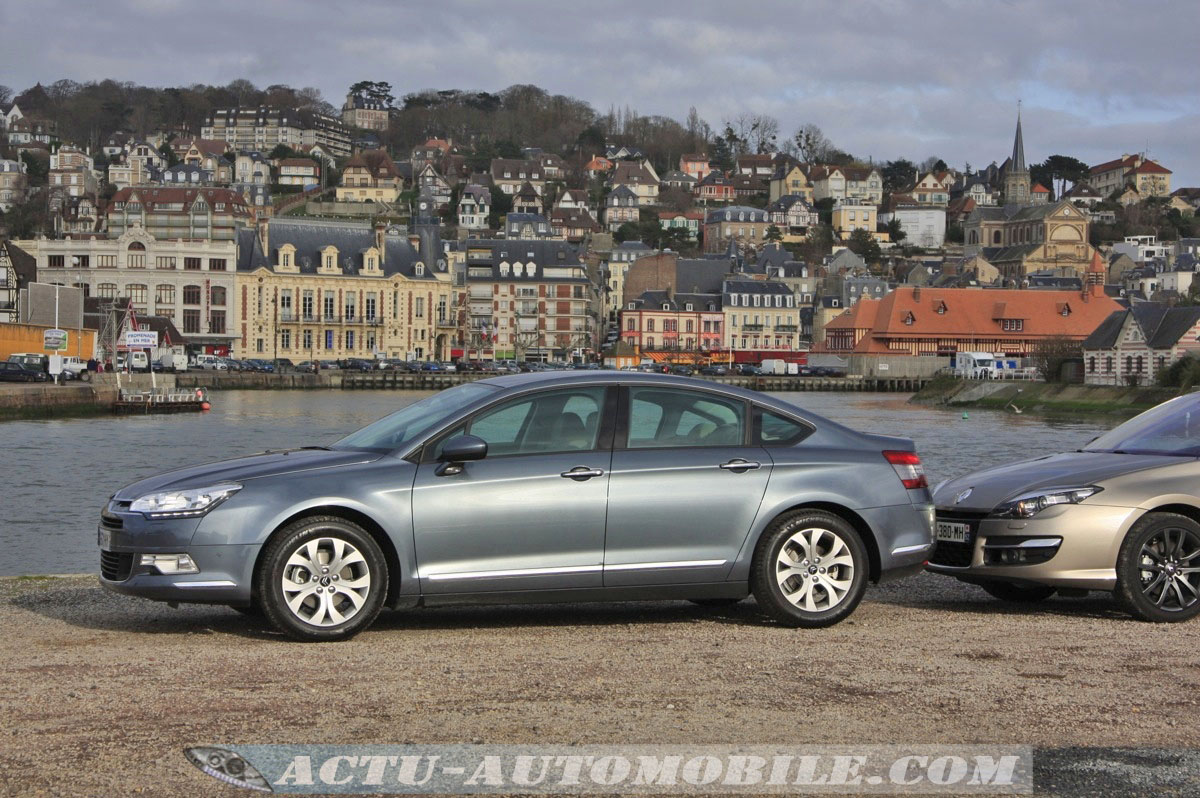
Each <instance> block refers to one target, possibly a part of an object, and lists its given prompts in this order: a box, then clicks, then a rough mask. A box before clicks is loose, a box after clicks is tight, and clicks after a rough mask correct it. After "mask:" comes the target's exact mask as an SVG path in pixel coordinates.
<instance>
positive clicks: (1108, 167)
mask: <svg viewBox="0 0 1200 798" xmlns="http://www.w3.org/2000/svg"><path fill="white" fill-rule="evenodd" d="M1136 162H1137V156H1136V155H1126V156H1125V157H1124V158H1117V159H1116V160H1113V161H1105V162H1104V163H1102V164H1097V165H1096V166H1093V167H1092V168H1091V169H1089V170H1088V171H1089V172H1091V173H1092V174H1094V175H1096V174H1100V173H1101V172H1110V171H1112V170H1113V169H1116V168H1117V167H1118V166H1125V167H1128V166H1131V165H1132V164H1134V163H1136Z"/></svg>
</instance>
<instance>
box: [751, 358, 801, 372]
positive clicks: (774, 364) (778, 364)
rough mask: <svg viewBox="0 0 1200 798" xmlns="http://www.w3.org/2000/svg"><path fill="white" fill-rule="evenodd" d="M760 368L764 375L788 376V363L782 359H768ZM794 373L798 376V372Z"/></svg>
mask: <svg viewBox="0 0 1200 798" xmlns="http://www.w3.org/2000/svg"><path fill="white" fill-rule="evenodd" d="M759 368H761V369H762V373H763V374H787V373H788V362H787V361H786V360H782V359H780V358H767V359H766V360H764V361H763V362H762V364H761V365H760V366H759ZM792 373H793V374H796V373H798V371H794V372H792Z"/></svg>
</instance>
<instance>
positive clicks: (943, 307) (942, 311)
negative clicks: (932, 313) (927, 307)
mask: <svg viewBox="0 0 1200 798" xmlns="http://www.w3.org/2000/svg"><path fill="white" fill-rule="evenodd" d="M946 310H947V308H946V303H945V302H939V303H938V306H937V312H938V315H939V316H945V315H946Z"/></svg>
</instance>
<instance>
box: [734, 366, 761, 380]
mask: <svg viewBox="0 0 1200 798" xmlns="http://www.w3.org/2000/svg"><path fill="white" fill-rule="evenodd" d="M737 373H738V375H740V376H742V377H759V376H762V373H763V371H762V369H761V368H759V367H758V366H755V365H753V364H750V363H743V364H742V365H740V366H738V370H737Z"/></svg>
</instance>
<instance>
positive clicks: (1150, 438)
mask: <svg viewBox="0 0 1200 798" xmlns="http://www.w3.org/2000/svg"><path fill="white" fill-rule="evenodd" d="M1084 451H1085V452H1119V453H1122V454H1173V455H1180V456H1186V457H1197V456H1200V393H1192V394H1188V395H1187V396H1180V397H1177V398H1175V399H1172V400H1171V401H1169V402H1164V403H1163V404H1161V405H1159V406H1158V407H1155V408H1151V409H1150V410H1147V411H1146V412H1145V413H1142V414H1141V415H1140V416H1134V417H1133V418H1131V419H1129V420H1128V421H1126V422H1125V423H1124V424H1122V425H1121V426H1119V427H1117V428H1115V429H1112V430H1109V431H1108V432H1106V433H1104V434H1103V435H1101V436H1100V437H1099V438H1097V439H1096V440H1094V441H1092V442H1091V443H1089V444H1088V445H1087V448H1086V449H1084Z"/></svg>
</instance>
